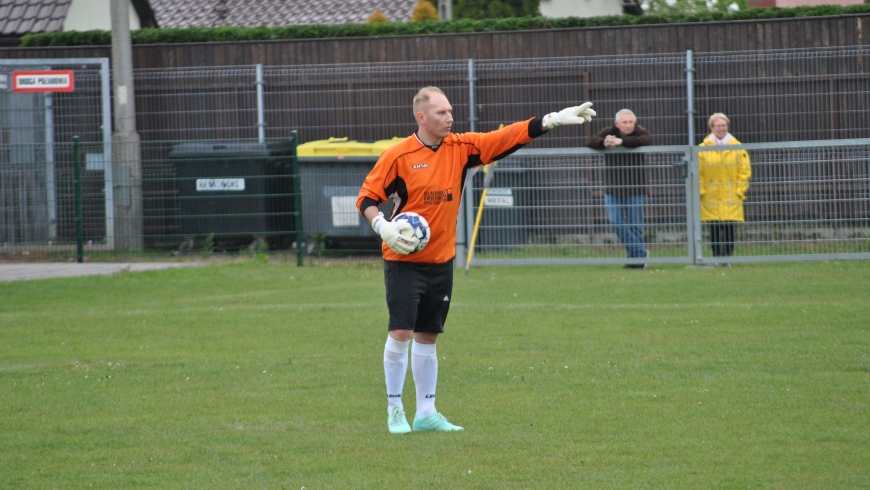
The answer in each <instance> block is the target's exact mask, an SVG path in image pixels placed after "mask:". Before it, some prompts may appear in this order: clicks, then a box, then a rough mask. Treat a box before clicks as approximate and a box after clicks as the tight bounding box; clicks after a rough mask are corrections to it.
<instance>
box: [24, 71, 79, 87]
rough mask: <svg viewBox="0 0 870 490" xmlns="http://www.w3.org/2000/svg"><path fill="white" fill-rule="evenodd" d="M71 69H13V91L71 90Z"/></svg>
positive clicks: (73, 84) (72, 82)
mask: <svg viewBox="0 0 870 490" xmlns="http://www.w3.org/2000/svg"><path fill="white" fill-rule="evenodd" d="M74 88H75V82H74V81H73V72H72V70H37V71H13V72H12V91H13V92H72V91H73V89H74Z"/></svg>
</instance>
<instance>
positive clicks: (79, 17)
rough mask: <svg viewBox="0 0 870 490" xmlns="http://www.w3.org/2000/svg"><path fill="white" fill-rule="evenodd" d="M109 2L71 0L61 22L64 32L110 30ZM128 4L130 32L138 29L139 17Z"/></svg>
mask: <svg viewBox="0 0 870 490" xmlns="http://www.w3.org/2000/svg"><path fill="white" fill-rule="evenodd" d="M110 1H111V0H72V2H71V3H70V6H69V10H68V11H67V14H66V20H64V22H63V30H65V31H92V30H94V29H103V30H106V31H110V30H112V15H111V13H110V10H109V2H110ZM128 3H129V7H128V8H129V10H130V30H131V31H132V30H134V29H139V28H141V27H142V25H141V24H140V23H139V16H138V15H136V9H135V8H133V2H128Z"/></svg>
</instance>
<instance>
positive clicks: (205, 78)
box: [0, 47, 870, 263]
mask: <svg viewBox="0 0 870 490" xmlns="http://www.w3.org/2000/svg"><path fill="white" fill-rule="evenodd" d="M868 52H870V50H868V49H867V48H864V47H847V48H826V49H805V50H783V51H772V52H762V53H702V54H695V55H694V58H692V60H693V61H688V62H687V60H689V57H687V55H686V54H685V53H680V54H674V55H655V56H621V57H606V58H605V57H577V58H558V59H514V60H486V61H469V60H461V61H449V62H438V63H437V64H431V63H354V64H343V65H319V66H297V67H289V66H267V67H254V66H242V67H213V68H195V69H184V68H182V69H150V70H137V71H136V72H135V74H134V76H135V85H136V97H137V99H136V105H137V110H138V115H137V128H138V131H139V134H140V136H141V139H142V142H141V144H140V145H139V150H140V154H141V160H140V164H141V169H142V180H141V190H142V214H143V216H140V217H135V218H137V219H140V220H141V222H142V226H141V228H142V237H143V243H144V246H145V249H146V251H149V252H154V253H170V252H175V253H181V252H184V251H189V250H191V249H193V250H196V251H199V252H203V251H215V252H217V251H221V250H226V251H233V250H241V249H245V248H250V247H254V248H257V247H259V248H264V249H265V248H268V249H269V250H292V249H293V248H294V247H296V245H297V244H298V243H300V242H304V246H305V247H306V250H307V251H308V252H311V253H315V254H316V253H350V254H354V253H362V254H367V253H376V250H377V247H378V246H379V242H378V241H377V239H376V237H374V235H373V234H371V232H370V230H369V228H368V227H367V225H366V224H365V223H364V221H363V220H362V218H360V217H359V215H358V213H357V212H356V210H355V208H353V203H354V202H355V196H356V193H357V191H358V189H359V186H360V184H361V182H362V179H363V178H364V176H365V174H366V173H367V172H368V170H369V169H370V168H371V166H372V165H373V163H374V161H375V158H374V157H369V158H350V157H346V156H345V155H341V154H339V153H336V154H334V155H332V156H330V157H328V158H325V159H323V158H321V159H319V160H318V159H305V158H301V159H299V161H298V162H297V163H298V168H297V172H296V173H293V172H290V173H288V172H289V171H288V170H287V168H288V165H289V164H288V163H287V159H286V158H285V157H286V154H284V153H281V151H278V150H276V148H280V147H281V146H282V145H284V144H286V142H287V140H288V139H289V137H290V135H291V133H292V132H293V131H296V130H298V135H299V141H300V142H308V141H316V140H326V139H327V138H330V137H342V136H345V137H349V138H350V139H352V140H359V141H363V142H367V141H374V140H383V139H389V138H392V137H394V136H399V137H405V136H407V135H408V134H411V133H412V132H413V131H414V129H415V128H416V126H415V123H414V118H413V114H412V109H411V100H412V98H413V96H414V94H415V93H416V92H417V90H418V89H419V88H420V87H422V86H426V85H436V86H439V87H441V88H442V89H444V90H445V92H446V93H447V94H448V96H449V98H450V100H451V103H452V105H453V108H454V118H455V121H456V122H455V123H454V128H453V129H454V131H455V132H464V131H469V130H477V131H488V130H492V129H495V128H497V127H498V126H499V125H500V124H506V123H510V122H513V121H517V120H523V119H527V118H529V117H532V116H540V115H543V114H545V113H547V112H550V111H553V110H558V109H561V108H562V107H564V106H565V105H567V104H569V103H576V102H580V101H583V100H592V101H594V102H595V109H596V110H597V111H598V113H599V117H598V118H596V119H595V120H594V121H593V122H592V123H591V124H586V125H582V126H579V127H578V126H575V127H565V128H559V129H558V130H556V131H553V132H552V133H550V134H548V135H546V136H544V137H541V138H539V139H537V140H536V141H535V142H534V143H533V144H531V145H529V147H528V149H526V150H521V151H520V152H518V153H517V154H515V155H513V156H511V157H509V158H506V159H505V160H504V161H502V162H500V163H499V166H498V170H497V171H496V174H495V181H494V183H493V185H492V188H491V189H490V190H489V191H488V193H489V194H488V199H489V200H490V201H491V203H492V205H491V206H489V207H487V206H484V212H483V214H482V224H481V227H480V230H479V234H478V241H477V243H476V247H475V254H476V257H475V261H476V263H491V261H493V260H495V261H501V260H506V261H509V262H512V263H533V262H534V263H537V262H542V261H543V262H552V261H556V262H558V261H569V262H578V263H588V262H598V263H622V262H625V261H626V259H625V255H626V250H625V248H624V247H623V246H622V245H621V243H620V240H619V237H618V236H617V234H616V233H615V230H614V227H613V226H612V225H611V224H610V221H609V219H608V215H607V207H606V206H605V204H604V195H605V194H606V192H605V191H606V185H605V180H606V179H605V173H606V170H605V169H606V167H607V163H606V154H603V153H601V152H596V151H593V150H587V149H585V148H582V146H583V145H584V144H585V141H586V138H587V137H588V136H589V135H591V134H592V133H593V132H596V131H598V130H600V129H602V128H603V127H605V126H608V125H609V124H611V122H612V120H613V115H614V114H615V113H616V112H617V111H618V110H619V109H621V108H629V109H632V110H633V111H634V112H635V113H636V114H637V116H638V119H639V123H640V124H641V125H643V126H645V127H646V128H647V129H649V130H650V132H651V133H652V135H653V139H654V144H655V145H658V146H654V147H646V148H643V149H640V150H638V151H637V152H638V154H639V155H641V156H642V157H643V161H642V165H641V166H642V167H643V168H644V169H645V171H646V172H647V173H648V174H649V179H650V180H649V186H648V189H647V192H646V194H645V198H644V205H643V209H644V224H643V237H644V242H645V244H646V245H647V248H648V250H650V252H651V254H652V256H651V259H650V260H651V261H652V262H654V263H655V262H659V263H662V262H687V261H689V262H691V261H695V262H699V263H705V261H707V259H709V249H710V246H711V237H710V234H709V233H710V230H709V227H708V226H707V225H706V224H705V223H702V222H701V221H700V220H698V217H697V216H696V214H697V212H698V210H697V209H696V208H693V206H695V205H696V204H697V203H696V202H695V200H694V199H693V196H694V195H695V193H696V192H697V190H698V189H697V183H696V184H695V186H694V187H692V185H691V178H689V177H685V176H686V175H688V170H687V167H684V166H683V163H684V162H686V161H690V160H691V159H692V156H693V153H692V150H691V149H690V147H688V146H662V145H684V144H685V143H686V142H688V141H689V140H693V141H695V142H697V141H700V139H701V138H702V137H703V135H704V134H706V129H707V117H708V116H709V114H711V113H712V112H725V113H727V114H728V115H729V116H730V117H731V120H732V127H731V130H732V132H733V133H734V134H735V135H736V136H737V137H738V138H739V139H740V140H741V141H743V142H744V143H747V142H769V143H766V144H767V145H768V146H764V145H763V144H762V146H755V147H753V146H752V145H749V146H748V148H751V151H750V154H751V160H752V169H753V177H752V181H751V185H750V190H749V192H748V195H747V200H746V202H745V204H744V210H745V215H746V222H745V223H743V224H742V225H739V226H737V227H735V233H736V236H735V241H736V242H737V244H738V245H737V247H736V250H735V252H734V253H735V256H737V257H739V258H740V259H739V260H737V259H735V260H736V261H740V260H754V259H751V258H752V257H756V258H760V260H761V259H763V260H771V259H780V258H783V257H785V258H789V257H791V258H795V257H798V258H800V257H805V256H816V257H818V256H827V255H831V254H834V255H836V254H843V253H845V254H850V256H863V255H861V254H865V253H866V252H867V250H866V247H867V245H866V244H867V238H866V237H867V235H868V234H867V227H868V226H867V220H868V195H870V190H868V185H867V180H868V168H867V161H868V160H867V154H866V153H867V150H866V148H867V145H866V142H865V141H864V140H861V141H860V142H855V141H857V140H854V141H852V142H851V143H848V144H846V143H844V144H837V143H831V142H830V141H833V140H843V139H846V138H867V137H870V118H868V116H867V114H866V111H864V110H862V109H863V107H864V106H865V105H866V104H865V103H864V102H865V101H866V99H867V93H868V90H870V83H868V81H870V80H867V77H868V75H867V74H866V69H865V67H866V66H867V62H868V61H870V60H868V59H867V57H868ZM687 63H688V64H689V65H690V69H691V70H692V71H691V72H690V74H691V75H692V76H689V74H688V73H687V71H686V70H687ZM97 66H99V65H97ZM52 67H53V68H61V67H65V68H71V69H75V71H76V92H74V93H66V94H54V95H53V96H47V95H36V96H34V95H23V94H11V93H10V92H0V204H2V212H0V243H2V244H3V247H4V250H5V251H7V252H9V251H11V253H17V252H19V251H31V252H33V251H35V253H44V252H45V253H47V251H51V250H60V249H58V248H57V247H68V246H69V245H70V244H71V240H73V239H74V238H75V237H74V234H75V226H74V225H75V216H73V214H72V213H74V207H71V206H72V204H71V203H72V202H73V201H72V199H73V184H72V163H71V162H72V148H71V146H70V141H71V138H72V135H74V134H77V135H79V136H80V137H81V158H82V168H83V174H82V175H83V177H82V178H83V196H82V199H83V204H84V206H83V208H84V210H85V213H84V214H85V216H84V217H83V224H84V233H85V237H86V247H88V249H89V250H92V251H95V252H96V251H100V250H105V251H106V252H107V253H112V252H113V250H114V249H113V240H112V237H113V233H114V230H115V229H116V228H117V225H118V221H117V220H118V219H120V218H116V217H115V216H114V210H116V209H119V208H118V206H121V205H123V202H121V200H119V199H116V198H115V197H114V195H113V192H114V190H115V189H120V190H124V189H122V187H123V185H125V184H123V181H122V180H120V179H114V180H113V178H112V176H111V169H112V162H111V154H112V153H113V152H112V151H111V148H110V146H109V143H108V142H107V141H106V137H105V135H106V129H105V125H104V124H102V122H103V121H104V120H105V119H104V118H105V117H106V110H105V107H103V105H101V104H102V102H101V101H103V100H105V99H104V94H103V93H102V90H103V89H104V88H105V87H106V86H107V84H106V82H105V80H104V79H103V78H102V77H103V75H104V74H103V73H101V70H100V69H99V68H97V67H95V66H93V65H91V66H86V65H81V64H80V65H76V64H71V65H69V66H61V65H57V64H54V65H52ZM0 68H2V69H4V70H7V71H8V70H9V69H11V68H9V66H8V63H7V64H2V63H0ZM689 87H691V88H693V89H694V97H690V96H689V93H690V92H689V91H688V89H689ZM692 108H694V111H695V112H694V114H695V116H694V117H693V118H692V119H689V117H688V112H687V111H689V110H691V109H692ZM49 109H50V110H49ZM690 121H691V122H692V123H693V124H694V128H695V130H694V131H693V130H692V128H691V126H690V125H689V122H690ZM808 139H813V140H826V141H827V142H826V141H821V142H819V141H813V142H811V143H799V142H800V141H804V140H808ZM788 142H792V143H788ZM190 145H194V146H193V147H195V148H198V149H199V150H198V151H204V149H207V150H208V151H206V152H205V153H206V154H205V155H202V154H201V155H199V156H191V155H190V153H189V152H188V153H187V154H186V155H187V156H186V157H184V158H182V157H181V155H185V153H184V151H182V150H183V149H184V148H187V149H188V150H189V149H190V148H191V146H190ZM789 145H792V146H789ZM231 150H232V151H231ZM234 152H235V153H234ZM275 152H277V153H275ZM273 153H274V154H273ZM696 153H697V152H696ZM695 156H696V155H695ZM206 161H207V162H206ZM274 161H281V162H283V163H274ZM268 162H273V163H268ZM115 163H121V162H115ZM278 167H280V168H281V169H282V170H280V171H278V170H275V169H276V168H278ZM192 168H199V169H200V170H199V171H198V172H195V173H198V175H192V174H190V173H189V171H190V169H192ZM217 169H224V170H222V171H221V172H217ZM212 170H214V171H212ZM293 175H295V176H296V177H293ZM482 178H483V177H482V174H480V173H478V174H477V175H474V176H473V177H472V178H471V179H469V185H470V187H469V189H468V191H469V192H466V201H465V205H466V206H467V207H466V209H465V210H464V212H463V214H462V215H461V216H460V227H461V231H463V232H466V233H467V236H466V237H462V236H460V243H459V246H460V249H459V251H460V253H461V252H462V250H461V248H462V246H467V245H468V241H469V240H470V238H471V234H472V225H473V222H474V218H475V215H476V211H477V210H478V206H479V204H480V203H479V200H480V196H481V188H480V186H481V182H482ZM238 179H244V182H245V189H244V190H240V189H238V188H234V187H233V186H234V185H238V184H239V180H238ZM687 179H688V180H687ZM199 181H206V182H205V183H199V184H198V182H199ZM209 182H210V184H209ZM197 185H201V186H206V187H199V188H198V187H197ZM208 185H212V186H215V187H213V188H212V189H210V190H207V186H208ZM220 186H225V187H223V188H220ZM294 186H296V187H294ZM219 188H220V190H219ZM508 202H510V203H511V204H510V205H508V204H507V203H508ZM385 210H386V208H385ZM218 211H219V212H218ZM194 225H196V226H194ZM200 225H201V226H200ZM248 225H256V226H254V227H253V228H245V226H248ZM460 235H461V234H460ZM121 238H123V237H121ZM52 247H53V248H52ZM855 254H857V255H855ZM710 260H712V259H710Z"/></svg>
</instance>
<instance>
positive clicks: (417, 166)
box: [411, 163, 429, 170]
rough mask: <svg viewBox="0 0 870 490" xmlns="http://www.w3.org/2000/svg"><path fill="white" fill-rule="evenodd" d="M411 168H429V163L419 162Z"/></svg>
mask: <svg viewBox="0 0 870 490" xmlns="http://www.w3.org/2000/svg"><path fill="white" fill-rule="evenodd" d="M411 168H413V169H415V170H416V169H418V168H429V164H428V163H418V164H417V165H414V166H413V167H411Z"/></svg>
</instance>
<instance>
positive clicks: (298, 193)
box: [290, 129, 305, 267]
mask: <svg viewBox="0 0 870 490" xmlns="http://www.w3.org/2000/svg"><path fill="white" fill-rule="evenodd" d="M290 141H291V146H292V148H293V154H292V156H291V157H290V158H291V160H292V172H293V223H294V224H295V226H296V266H297V267H302V257H303V252H304V251H305V237H304V236H302V230H303V228H302V190H301V188H302V185H301V182H300V181H299V179H300V177H299V154H298V153H297V152H296V147H297V146H298V145H299V132H298V131H296V130H295V129H294V130H293V131H290Z"/></svg>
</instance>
